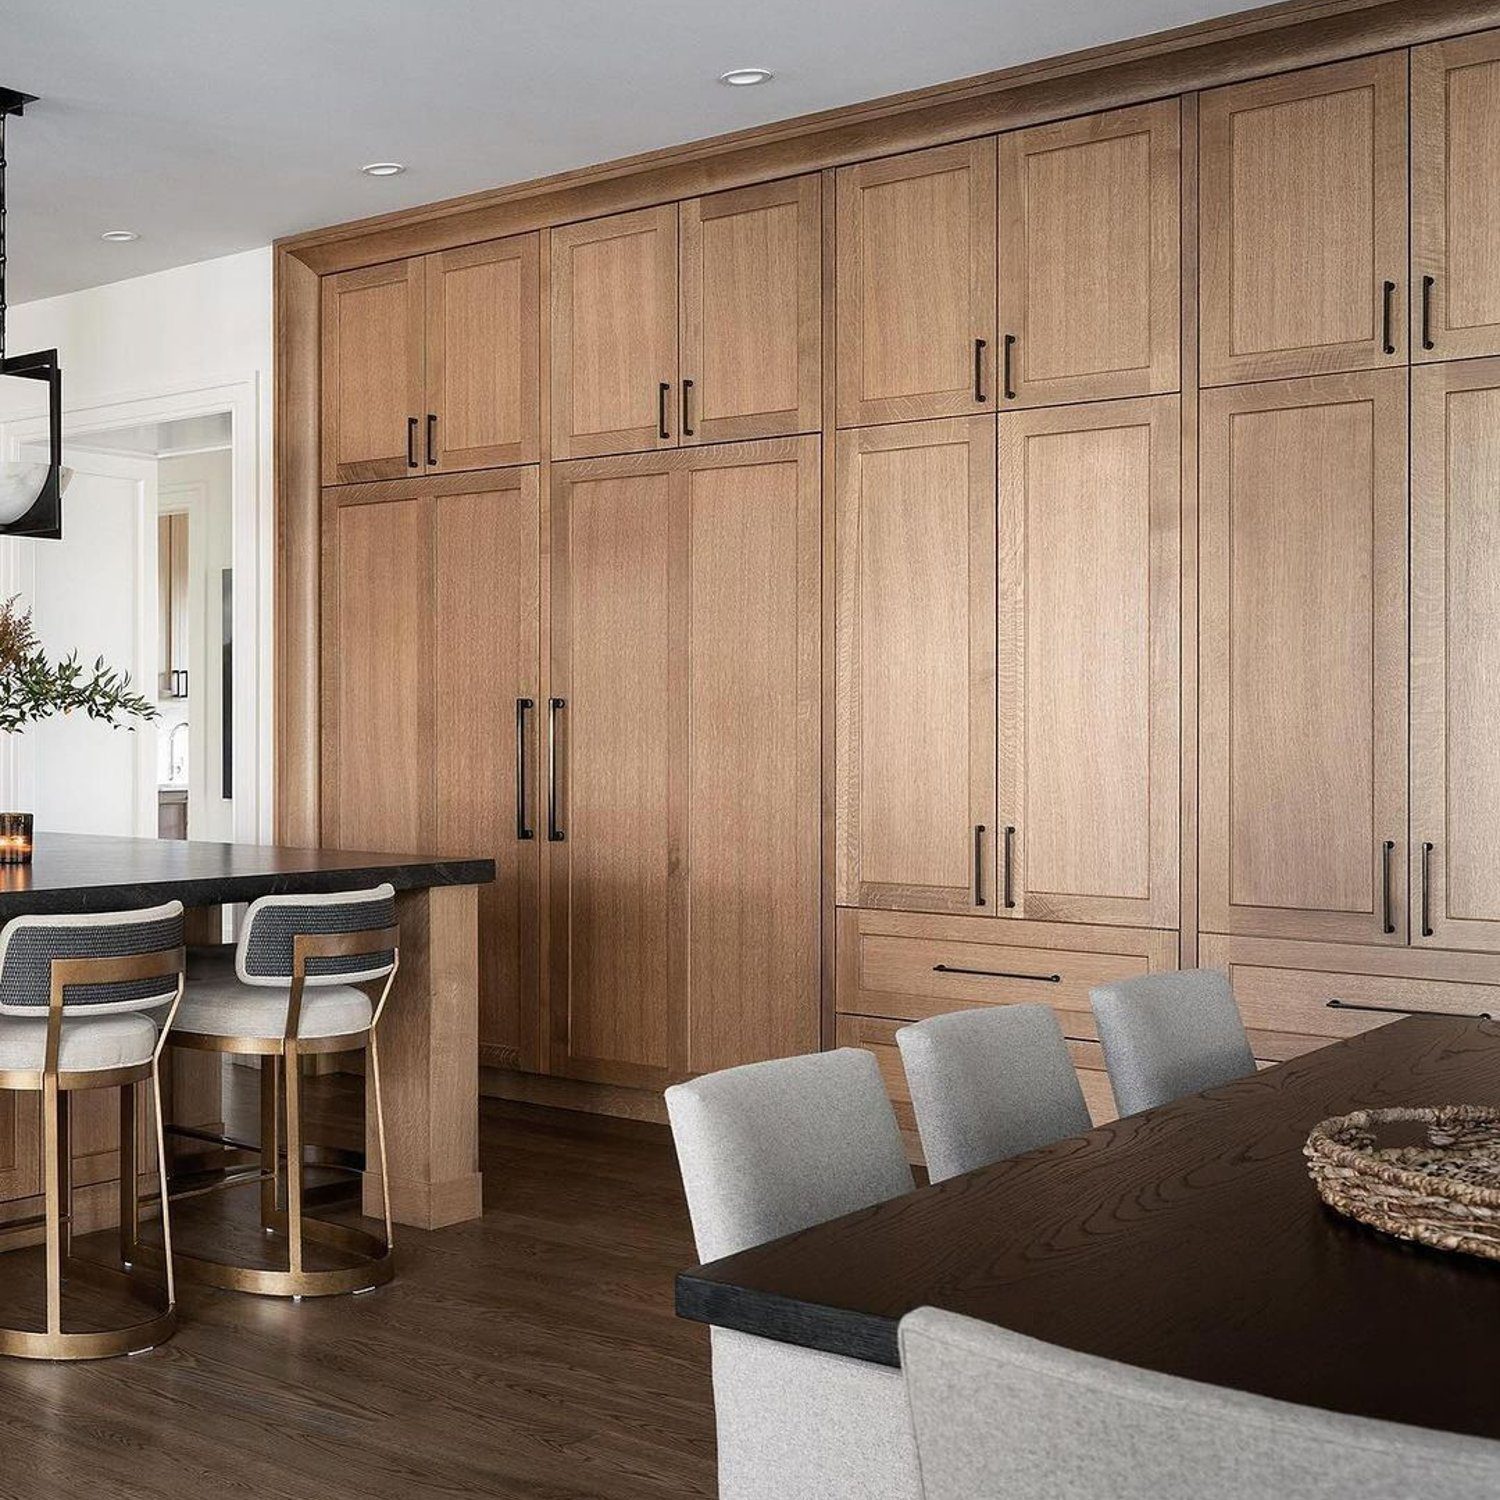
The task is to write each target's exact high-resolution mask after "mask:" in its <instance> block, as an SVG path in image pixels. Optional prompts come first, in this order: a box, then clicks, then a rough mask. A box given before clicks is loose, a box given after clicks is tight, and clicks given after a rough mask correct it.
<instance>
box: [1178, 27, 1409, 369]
mask: <svg viewBox="0 0 1500 1500" xmlns="http://www.w3.org/2000/svg"><path fill="white" fill-rule="evenodd" d="M1406 68H1407V64H1406V54H1405V53H1404V52H1387V53H1381V54H1378V55H1376V56H1373V57H1364V58H1358V59H1356V60H1354V61H1352V62H1341V63H1333V64H1330V65H1329V66H1327V67H1323V68H1310V69H1307V70H1306V71H1304V72H1300V73H1286V74H1282V75H1280V76H1278V77H1274V78H1265V79H1259V80H1257V81H1256V82H1254V83H1242V84H1236V85H1234V86H1233V87H1231V88H1224V89H1212V90H1210V91H1209V92H1207V93H1205V94H1204V95H1203V96H1202V99H1201V101H1200V104H1199V111H1200V114H1199V123H1200V135H1201V151H1200V156H1199V170H1200V183H1199V201H1200V205H1201V216H1200V231H1199V232H1200V237H1201V285H1200V307H1201V321H1200V329H1199V339H1200V350H1201V356H1200V362H1201V367H1202V380H1203V383H1204V384H1205V385H1219V384H1223V383H1225V382H1227V381H1239V380H1261V379H1266V378H1269V377H1272V376H1287V375H1315V374H1322V373H1325V372H1329V371H1338V370H1354V369H1365V368H1370V367H1373V366H1377V365H1382V364H1403V363H1405V360H1406V311H1405V291H1406V288H1405V283H1406V278H1407V163H1406V139H1407V129H1406V126H1407V117H1406V116H1407V111H1406Z"/></svg>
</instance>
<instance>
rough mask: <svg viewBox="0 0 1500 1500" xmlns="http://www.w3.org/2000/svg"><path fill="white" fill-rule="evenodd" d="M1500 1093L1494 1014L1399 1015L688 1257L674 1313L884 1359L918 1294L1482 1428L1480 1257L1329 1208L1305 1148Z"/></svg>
mask: <svg viewBox="0 0 1500 1500" xmlns="http://www.w3.org/2000/svg"><path fill="white" fill-rule="evenodd" d="M1442 1104H1479V1105H1500V1024H1496V1023H1495V1022H1494V1021H1491V1020H1488V1019H1476V1018H1473V1017H1467V1016H1453V1015H1411V1016H1409V1017H1406V1018H1404V1019H1400V1020H1397V1021H1394V1022H1391V1023H1389V1024H1387V1025H1384V1026H1381V1027H1378V1028H1376V1029H1374V1030H1371V1031H1366V1032H1363V1033H1361V1034H1360V1035H1358V1036H1354V1037H1351V1038H1349V1039H1348V1040H1345V1041H1339V1042H1335V1043H1333V1044H1331V1045H1329V1046H1325V1047H1321V1048H1319V1049H1317V1050H1315V1051H1311V1052H1307V1053H1304V1054H1303V1055H1301V1056H1299V1057H1296V1058H1293V1059H1292V1060H1291V1061H1288V1062H1284V1063H1279V1064H1277V1065H1274V1066H1271V1067H1266V1068H1263V1069H1261V1070H1260V1071H1258V1072H1256V1073H1255V1074H1253V1075H1251V1076H1249V1077H1245V1078H1242V1079H1239V1080H1237V1081H1235V1082H1232V1083H1229V1084H1226V1085H1223V1086H1221V1087H1217V1088H1213V1089H1209V1090H1207V1091H1205V1092H1203V1093H1199V1094H1193V1095H1191V1096H1189V1097H1187V1098H1183V1099H1179V1100H1177V1101H1175V1102H1173V1103H1170V1104H1166V1105H1163V1106H1161V1107H1159V1108H1156V1109H1151V1110H1147V1111H1145V1112H1143V1113H1140V1114H1136V1115H1132V1116H1130V1117H1128V1118H1124V1119H1118V1120H1114V1121H1112V1122H1110V1123H1108V1124H1103V1125H1100V1126H1097V1127H1096V1128H1095V1129H1093V1130H1091V1131H1089V1132H1088V1133H1087V1134H1085V1135H1081V1136H1078V1137H1076V1138H1073V1139H1069V1140H1063V1141H1058V1142H1056V1143H1055V1144H1053V1145H1049V1146H1046V1147H1043V1148H1041V1149H1039V1150H1035V1151H1031V1152H1028V1153H1026V1154H1025V1155H1022V1156H1017V1157H1012V1158H1009V1159H1006V1160H1003V1161H998V1162H996V1163H994V1164H993V1165H990V1166H987V1167H983V1168H981V1169H979V1170H977V1171H973V1172H969V1173H966V1174H964V1175H962V1176H958V1177H953V1178H949V1179H947V1180H945V1181H942V1182H938V1183H934V1184H931V1185H929V1186H926V1187H922V1188H919V1189H917V1190H916V1191H914V1192H911V1193H909V1194H904V1195H902V1196H900V1197H897V1198H893V1199H890V1200H888V1201H886V1202H883V1203H878V1204H876V1205H874V1206H873V1207H869V1208H865V1209H861V1210H859V1211H857V1212H854V1213H851V1214H846V1215H844V1216H843V1217H841V1218H838V1219H834V1220H832V1221H830V1222H827V1223H823V1224H818V1225H815V1226H813V1227H812V1228H808V1229H804V1230H801V1231H800V1232H798V1233H795V1234H790V1235H787V1236H785V1237H784V1238H781V1239H778V1240H774V1241H771V1242H769V1243H767V1244H763V1245H759V1246H756V1247H754V1248H753V1249H749V1250H745V1251H742V1252H740V1253H738V1254H736V1255H732V1256H729V1257H727V1258H725V1259H723V1260H719V1261H715V1262H712V1263H711V1264H707V1265H701V1266H697V1267H694V1268H693V1269H691V1270H688V1271H684V1272H683V1273H681V1274H680V1275H679V1276H678V1278H677V1283H676V1303H677V1311H678V1312H679V1314H680V1315H681V1316H683V1317H685V1318H691V1319H696V1320H698V1321H700V1322H706V1323H711V1324H716V1325H718V1326H720V1327H724V1328H733V1329H738V1330H740V1331H741V1332H744V1333H750V1334H758V1335H760V1336H762V1337H765V1338H768V1339H774V1340H779V1341H781V1342H783V1343H789V1344H798V1345H802V1346H805V1347H807V1348H810V1349H821V1350H825V1351H828V1352H830V1353H833V1354H840V1355H845V1356H848V1357H850V1358H852V1359H857V1360H866V1361H870V1362H872V1363H874V1364H878V1365H888V1366H894V1365H898V1364H899V1357H898V1354H897V1341H896V1330H897V1325H898V1324H899V1322H900V1320H901V1318H902V1317H903V1316H904V1315H905V1314H906V1313H908V1312H910V1311H912V1310H913V1309H914V1308H918V1307H929V1306H930V1307H938V1308H943V1309H947V1310H948V1311H951V1312H955V1313H962V1314H966V1315H968V1316H969V1317H973V1318H979V1319H983V1320H984V1321H986V1322H989V1323H993V1324H997V1325H999V1326H1002V1327H1005V1328H1008V1329H1011V1330H1014V1331H1016V1332H1019V1333H1023V1334H1027V1335H1029V1336H1031V1337H1032V1338H1036V1339H1041V1340H1044V1341H1046V1342H1048V1343H1051V1344H1054V1345H1059V1346H1062V1347H1065V1348H1068V1349H1073V1350H1078V1351H1081V1352H1084V1353H1088V1354H1093V1355H1098V1356H1101V1357H1103V1358H1106V1359H1111V1360H1116V1361H1119V1362H1121V1363H1124V1364H1128V1365H1134V1366H1138V1367H1140V1368H1143V1369H1148V1370H1155V1371H1159V1372H1161V1373H1163V1374H1167V1375H1174V1376H1179V1377H1182V1378H1184V1379H1187V1380H1194V1381H1203V1382H1208V1383H1210V1384H1213V1385H1218V1386H1225V1387H1230V1388H1233V1389H1236V1390H1241V1391H1248V1392H1253V1393H1255V1394H1257V1395H1261V1396H1267V1397H1272V1398H1275V1399H1278V1400H1282V1401H1289V1402H1296V1403H1299V1404H1302V1405H1306V1406H1313V1407H1321V1408H1325V1409H1327V1410H1330V1411H1337V1412H1344V1413H1348V1414H1351V1415H1355V1416H1361V1417H1370V1418H1377V1419H1381V1420H1384V1421H1389V1422H1404V1423H1409V1424H1412V1425H1414V1426H1418V1427H1426V1428H1432V1429H1437V1430H1442V1431H1448V1432H1454V1433H1467V1434H1473V1435H1477V1436H1481V1437H1487V1438H1500V1396H1497V1394H1496V1385H1495V1378H1494V1375H1495V1351H1496V1349H1497V1348H1500V1264H1497V1263H1495V1262H1492V1261H1489V1260H1486V1259H1483V1258H1480V1257H1477V1256H1474V1255H1466V1254H1458V1253H1450V1252H1444V1251H1439V1250H1433V1249H1427V1248H1425V1247H1422V1246H1419V1245H1417V1244H1414V1243H1412V1242H1409V1241H1406V1240H1402V1239H1397V1238H1395V1237H1392V1236H1390V1235H1387V1234H1382V1233H1379V1232H1377V1231H1375V1230H1373V1229H1370V1228H1367V1227H1365V1226H1364V1225H1362V1224H1359V1223H1356V1222H1354V1221H1352V1220H1350V1219H1347V1218H1344V1217H1342V1216H1341V1215H1339V1214H1338V1213H1336V1212H1334V1211H1333V1210H1331V1209H1330V1208H1328V1207H1326V1206H1325V1205H1324V1204H1323V1202H1322V1200H1321V1199H1320V1198H1319V1196H1318V1193H1317V1191H1316V1189H1315V1187H1314V1185H1313V1183H1312V1181H1311V1179H1310V1177H1309V1175H1308V1170H1307V1163H1306V1160H1305V1158H1304V1155H1303V1147H1304V1144H1305V1143H1306V1141H1307V1137H1308V1134H1309V1132H1310V1131H1311V1130H1312V1129H1313V1127H1314V1126H1315V1125H1317V1124H1319V1123H1320V1122H1321V1121H1324V1120H1326V1119H1329V1118H1331V1117H1333V1116H1338V1115H1343V1114H1346V1113H1348V1112H1350V1111H1352V1110H1355V1109H1360V1108H1377V1107H1385V1106H1392V1105H1414V1106H1429V1105H1442Z"/></svg>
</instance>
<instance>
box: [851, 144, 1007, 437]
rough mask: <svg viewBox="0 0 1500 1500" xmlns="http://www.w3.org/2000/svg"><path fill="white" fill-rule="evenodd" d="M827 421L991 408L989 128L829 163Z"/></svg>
mask: <svg viewBox="0 0 1500 1500" xmlns="http://www.w3.org/2000/svg"><path fill="white" fill-rule="evenodd" d="M837 254H838V274H837V283H838V358H837V366H838V397H837V400H838V407H837V410H838V425H839V426H840V427H857V426H863V425H865V424H867V423H871V422H903V421H908V420H910V419H913V418H917V417H947V416H964V415H968V414H970V413H973V412H983V411H993V410H994V389H993V380H994V370H995V363H994V341H995V140H994V137H993V136H990V137H988V138H986V139H985V140H982V141H966V142H963V143H960V144H958V145H954V146H937V147H934V148H933V149H931V150H929V151H914V152H912V153H911V154H909V155H907V156H894V157H887V158H885V159H884V160H881V161H869V162H861V163H859V164H858V165H857V166H851V167H843V168H841V169H840V170H839V174H838V252H837Z"/></svg>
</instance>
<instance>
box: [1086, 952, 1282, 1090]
mask: <svg viewBox="0 0 1500 1500" xmlns="http://www.w3.org/2000/svg"><path fill="white" fill-rule="evenodd" d="M1089 999H1090V1001H1091V1003H1092V1005H1093V1007H1094V1020H1095V1022H1096V1023H1097V1025H1098V1028H1099V1041H1100V1044H1101V1046H1102V1047H1103V1049H1104V1066H1105V1068H1106V1069H1108V1071H1109V1081H1110V1086H1111V1087H1112V1088H1113V1089H1114V1095H1115V1106H1116V1108H1117V1109H1118V1110H1119V1111H1120V1113H1121V1114H1122V1115H1134V1114H1139V1113H1140V1112H1141V1111H1142V1110H1143V1109H1155V1108H1156V1107H1157V1105H1159V1104H1167V1103H1170V1102H1171V1101H1172V1100H1173V1099H1180V1098H1182V1097H1183V1095H1185V1094H1196V1093H1198V1092H1199V1090H1201V1089H1211V1088H1216V1087H1217V1086H1218V1085H1219V1084H1221V1083H1230V1082H1232V1081H1233V1080H1234V1079H1236V1078H1247V1077H1249V1075H1250V1074H1251V1073H1253V1072H1254V1071H1255V1057H1254V1055H1253V1054H1252V1053H1251V1051H1250V1042H1249V1039H1248V1038H1247V1037H1246V1035H1245V1023H1244V1022H1243V1021H1242V1020H1240V1013H1239V1009H1238V1008H1237V1007H1236V1005H1235V1003H1234V994H1233V992H1232V991H1231V989H1230V987H1229V976H1228V975H1227V974H1226V973H1224V971H1223V970H1222V969H1186V970H1183V971H1182V972H1180V973H1171V974H1141V975H1139V976H1138V977H1136V978H1134V979H1120V980H1116V981H1115V982H1113V983H1111V984H1101V985H1096V986H1095V987H1094V989H1092V990H1091V991H1090V992H1089Z"/></svg>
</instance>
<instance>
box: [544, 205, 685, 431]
mask: <svg viewBox="0 0 1500 1500" xmlns="http://www.w3.org/2000/svg"><path fill="white" fill-rule="evenodd" d="M551 280H552V456H553V458H589V457H593V456H595V455H599V454H607V453H630V452H636V451H639V450H642V449H647V448H672V447H676V445H677V205H676V204H675V203H669V204H667V205H666V206H665V207H662V208H643V209H640V210H639V211H637V212H635V213H628V214H616V215H614V216H613V217H612V218H608V219H593V220H590V221H589V222H588V223H585V224H568V225H565V226H564V227H563V228H561V229H554V230H553V231H552V264H551Z"/></svg>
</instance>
